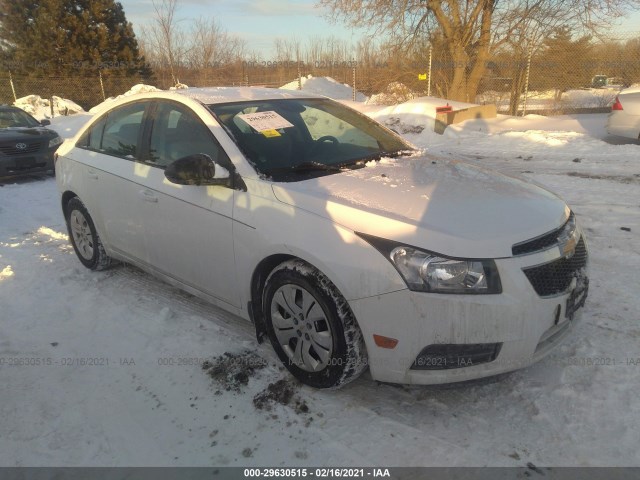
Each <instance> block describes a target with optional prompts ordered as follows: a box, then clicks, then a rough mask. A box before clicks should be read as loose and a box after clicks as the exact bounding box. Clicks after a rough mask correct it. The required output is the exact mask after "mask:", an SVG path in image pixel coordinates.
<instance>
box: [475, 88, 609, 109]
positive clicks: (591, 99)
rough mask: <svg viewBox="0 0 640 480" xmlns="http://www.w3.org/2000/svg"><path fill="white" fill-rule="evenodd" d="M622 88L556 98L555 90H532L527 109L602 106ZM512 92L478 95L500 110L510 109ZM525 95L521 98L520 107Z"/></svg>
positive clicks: (569, 94)
mask: <svg viewBox="0 0 640 480" xmlns="http://www.w3.org/2000/svg"><path fill="white" fill-rule="evenodd" d="M619 91H620V88H588V89H582V90H568V91H566V92H563V93H562V95H561V98H560V101H557V100H556V91H555V90H541V91H536V90H532V91H530V92H529V93H528V95H527V110H554V109H555V110H558V109H562V108H602V107H607V106H609V105H611V103H612V102H613V100H614V99H615V98H616V95H617V94H618V92H619ZM510 99H511V93H510V92H499V91H493V90H491V91H486V92H483V93H481V94H480V95H478V96H477V97H476V101H477V102H478V103H480V104H487V103H495V104H496V106H497V107H498V110H500V111H505V110H508V109H509V101H510ZM523 106H524V95H523V96H522V97H521V98H520V109H522V108H523Z"/></svg>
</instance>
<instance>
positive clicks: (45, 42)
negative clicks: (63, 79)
mask: <svg viewBox="0 0 640 480" xmlns="http://www.w3.org/2000/svg"><path fill="white" fill-rule="evenodd" d="M0 10H1V11H3V12H4V15H3V16H2V17H0V21H1V23H0V48H1V49H2V57H3V58H2V60H3V63H4V64H5V65H4V67H5V68H3V70H5V69H10V70H12V71H13V72H14V73H17V74H47V75H70V74H79V73H80V74H89V73H92V74H95V73H96V71H97V70H98V69H100V70H102V72H103V75H105V76H108V75H109V74H110V73H112V72H119V73H122V74H128V75H133V74H138V75H142V76H145V77H148V76H150V75H151V71H150V69H149V66H148V65H147V63H146V61H145V59H144V57H143V56H142V55H141V54H140V51H139V48H138V42H137V40H136V37H135V34H134V33H133V28H132V26H131V23H129V22H128V21H127V19H126V17H125V14H124V10H123V8H122V5H121V4H120V3H119V2H116V1H114V0H35V2H34V1H33V0H0Z"/></svg>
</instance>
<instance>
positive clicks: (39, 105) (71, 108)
mask: <svg viewBox="0 0 640 480" xmlns="http://www.w3.org/2000/svg"><path fill="white" fill-rule="evenodd" d="M51 99H52V100H53V116H54V117H58V116H61V115H64V116H66V115H73V114H74V113H80V112H84V109H83V108H82V107H81V106H80V105H78V104H77V103H75V102H74V101H72V100H69V99H66V98H61V97H56V96H55V95H54V96H53V97H52V98H51ZM14 105H15V106H16V107H18V108H21V109H22V110H24V111H25V112H27V113H29V114H31V115H33V116H34V117H36V118H37V119H38V120H43V119H45V118H51V100H50V99H48V98H42V97H41V96H40V95H27V96H26V97H22V98H19V99H18V100H16V101H15V102H14Z"/></svg>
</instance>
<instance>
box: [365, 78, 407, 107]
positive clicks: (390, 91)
mask: <svg viewBox="0 0 640 480" xmlns="http://www.w3.org/2000/svg"><path fill="white" fill-rule="evenodd" d="M417 96H418V94H417V93H416V92H414V91H413V90H411V89H410V88H409V87H407V86H406V85H405V84H404V83H401V82H392V83H390V84H389V85H387V87H386V88H385V89H384V91H382V92H380V93H376V94H375V95H371V97H369V99H368V100H367V101H366V103H367V105H397V104H398V103H403V102H406V101H407V100H411V99H413V98H416V97H417Z"/></svg>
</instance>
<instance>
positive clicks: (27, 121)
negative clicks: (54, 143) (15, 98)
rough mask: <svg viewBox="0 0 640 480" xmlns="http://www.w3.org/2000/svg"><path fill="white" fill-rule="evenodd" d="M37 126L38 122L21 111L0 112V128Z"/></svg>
mask: <svg viewBox="0 0 640 480" xmlns="http://www.w3.org/2000/svg"><path fill="white" fill-rule="evenodd" d="M38 126H40V124H39V123H38V121H37V120H36V119H35V118H33V117H32V116H31V115H29V114H28V113H26V112H23V111H22V110H13V109H11V110H0V128H9V127H38Z"/></svg>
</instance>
